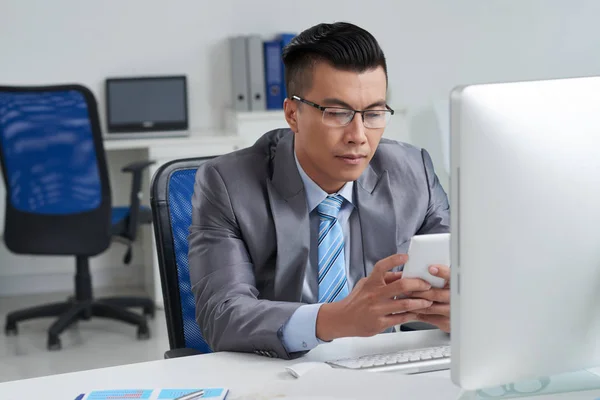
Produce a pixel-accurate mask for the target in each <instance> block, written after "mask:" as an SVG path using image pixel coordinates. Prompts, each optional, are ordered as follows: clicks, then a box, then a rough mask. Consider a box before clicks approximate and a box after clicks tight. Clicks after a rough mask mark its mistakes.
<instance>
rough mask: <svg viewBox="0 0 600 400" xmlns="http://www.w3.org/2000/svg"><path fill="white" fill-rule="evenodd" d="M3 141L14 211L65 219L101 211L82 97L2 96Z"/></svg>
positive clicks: (69, 92)
mask: <svg viewBox="0 0 600 400" xmlns="http://www.w3.org/2000/svg"><path fill="white" fill-rule="evenodd" d="M0 141H1V144H2V157H3V160H4V167H5V173H6V178H7V193H8V194H9V197H8V198H7V201H9V202H10V204H11V205H12V206H13V207H14V208H15V209H17V210H19V211H22V212H28V213H35V214H47V215H64V214H75V213H80V212H86V211H91V210H94V209H96V208H98V207H99V206H100V203H101V201H102V187H101V182H100V176H99V171H98V162H97V159H96V149H95V147H94V139H93V134H92V128H91V124H90V119H89V114H88V107H87V103H86V100H85V98H84V96H83V94H82V93H80V92H78V91H76V90H65V91H52V92H50V91H47V92H11V91H6V92H5V91H0Z"/></svg>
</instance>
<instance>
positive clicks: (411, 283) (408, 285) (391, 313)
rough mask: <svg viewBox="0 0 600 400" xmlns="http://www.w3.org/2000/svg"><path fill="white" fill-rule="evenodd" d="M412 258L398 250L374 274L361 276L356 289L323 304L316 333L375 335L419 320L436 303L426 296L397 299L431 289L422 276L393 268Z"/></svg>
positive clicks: (325, 336) (321, 335)
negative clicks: (411, 276) (407, 276)
mask: <svg viewBox="0 0 600 400" xmlns="http://www.w3.org/2000/svg"><path fill="white" fill-rule="evenodd" d="M407 260H408V256H407V255H406V254H395V255H393V256H390V257H387V258H384V259H383V260H380V261H379V262H378V263H377V264H375V267H373V271H372V272H371V275H369V277H367V278H363V279H361V280H360V281H359V282H358V283H357V284H356V286H355V287H354V289H353V290H352V292H350V294H349V295H348V296H347V297H346V298H344V299H343V300H340V301H338V302H335V303H326V304H323V305H322V306H321V308H320V309H319V313H318V315H317V326H316V334H317V337H318V338H319V339H321V340H324V341H330V340H333V339H337V338H341V337H350V336H373V335H376V334H378V333H381V332H382V331H384V330H386V329H388V328H390V327H392V326H395V325H399V324H403V323H405V322H408V321H416V320H417V319H418V318H417V316H416V314H414V313H411V312H410V311H414V310H420V309H423V308H427V307H429V306H431V305H432V304H433V303H432V302H431V301H429V300H423V299H410V298H403V299H394V297H395V296H401V295H404V296H406V295H410V293H412V292H421V291H425V290H429V289H431V285H430V284H429V283H427V282H425V281H423V280H421V279H399V278H400V277H401V275H402V273H401V272H390V271H391V270H392V269H394V268H395V267H397V266H399V265H403V264H405V263H406V261H407Z"/></svg>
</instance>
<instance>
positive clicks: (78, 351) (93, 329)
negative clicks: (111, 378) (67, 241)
mask: <svg viewBox="0 0 600 400" xmlns="http://www.w3.org/2000/svg"><path fill="white" fill-rule="evenodd" d="M119 294H125V293H124V292H123V291H121V292H111V293H108V292H100V291H98V292H97V293H95V295H96V296H105V295H119ZM126 294H128V295H136V294H140V293H136V292H135V291H131V290H130V291H126ZM67 296H68V294H67V293H64V294H60V293H59V294H48V295H35V296H19V297H5V298H0V324H1V329H2V331H0V382H5V381H11V380H16V379H25V378H34V377H38V376H44V375H51V374H59V373H65V372H74V371H81V370H87V369H93V368H102V367H109V366H114V365H122V364H131V363H136V362H142V361H150V360H158V359H161V358H163V354H164V351H165V350H168V348H169V347H168V346H169V341H168V336H167V330H166V324H165V314H164V311H162V310H157V312H156V317H155V318H154V319H153V320H150V321H149V326H150V332H151V338H150V339H149V340H137V338H136V328H135V327H133V326H130V325H127V324H123V323H120V322H116V321H110V320H105V319H101V318H96V319H92V320H90V321H80V322H79V323H77V324H76V325H75V326H74V327H72V328H71V329H69V330H67V331H66V332H65V333H63V334H62V335H61V341H62V350H59V351H48V350H46V339H47V329H48V327H49V326H50V325H51V324H52V322H53V321H54V319H51V318H40V319H37V320H31V321H26V322H23V323H21V324H18V328H19V334H18V335H17V336H10V337H7V336H5V335H4V324H5V320H6V314H8V313H9V312H10V311H13V310H16V309H20V308H25V307H29V306H35V305H40V304H44V303H49V302H53V301H62V300H64V299H65V298H66V297H67Z"/></svg>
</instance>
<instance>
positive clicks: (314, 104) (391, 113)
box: [291, 95, 394, 129]
mask: <svg viewBox="0 0 600 400" xmlns="http://www.w3.org/2000/svg"><path fill="white" fill-rule="evenodd" d="M291 99H292V100H296V101H299V102H300V103H304V104H306V105H309V106H311V107H314V108H316V109H317V110H320V111H321V112H322V113H324V112H325V110H326V109H328V108H333V109H336V110H346V111H352V118H350V120H349V121H348V123H347V124H346V125H340V127H344V126H348V125H350V123H351V122H352V121H353V120H354V117H356V114H360V116H361V118H362V120H363V125H364V123H365V113H366V112H369V111H389V112H390V118H391V117H392V115H394V110H393V109H392V107H390V106H388V105H387V104H386V105H385V108H386V109H385V110H377V109H372V110H353V109H351V108H347V107H335V106H328V107H325V106H322V105H320V104H317V103H313V102H312V101H309V100H306V99H303V98H302V97H300V96H296V95H292V97H291ZM323 115H324V114H323ZM386 126H387V122H386ZM365 128H367V129H383V128H385V126H384V127H382V128H368V127H366V126H365Z"/></svg>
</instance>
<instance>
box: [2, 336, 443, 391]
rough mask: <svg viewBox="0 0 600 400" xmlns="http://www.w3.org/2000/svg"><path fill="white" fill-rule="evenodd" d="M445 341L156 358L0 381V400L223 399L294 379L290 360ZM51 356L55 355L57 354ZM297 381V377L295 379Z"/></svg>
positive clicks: (340, 343)
mask: <svg viewBox="0 0 600 400" xmlns="http://www.w3.org/2000/svg"><path fill="white" fill-rule="evenodd" d="M447 343H448V337H447V335H445V334H444V333H442V332H440V331H437V330H432V331H421V332H418V331H417V332H400V333H390V334H384V335H378V336H375V337H372V338H346V339H339V340H336V341H334V342H332V343H329V344H324V345H321V346H319V347H317V348H316V349H314V350H312V351H311V352H309V353H308V354H307V355H306V356H304V357H303V358H301V359H299V360H292V361H286V360H278V359H271V358H266V357H261V356H257V355H254V354H239V353H214V354H206V355H200V356H192V357H184V358H177V359H169V360H158V361H151V362H145V363H138V364H129V365H122V366H117V367H110V368H101V369H95V370H89V371H82V372H74V373H69V374H60V375H52V376H46V377H41V378H33V379H25V380H19V381H12V382H5V383H2V384H0V399H15V400H18V399H44V400H46V399H61V400H70V399H72V398H74V397H75V396H76V395H78V394H79V393H85V392H89V391H90V390H94V389H126V388H131V389H136V388H159V387H175V388H176V387H226V388H229V389H230V394H229V397H228V399H236V398H240V396H243V395H246V394H247V393H251V391H253V390H257V389H260V388H262V387H265V386H266V385H270V384H271V383H276V382H277V381H279V382H281V381H286V380H287V381H294V378H292V377H291V376H290V375H288V374H287V373H286V372H285V370H284V368H285V366H287V365H290V364H294V363H296V362H300V361H325V360H330V359H337V358H343V357H352V356H360V355H365V354H374V353H379V352H389V351H394V350H396V351H399V350H405V349H412V348H420V347H427V346H437V345H442V344H447ZM57 355H58V356H60V354H57ZM82 356H83V357H85V353H83V352H82ZM348 372H350V373H354V374H357V373H358V374H363V375H364V374H369V375H371V374H372V373H366V372H354V371H348ZM433 374H438V375H439V376H441V377H443V379H442V380H443V381H444V384H446V385H448V384H449V380H448V376H449V374H448V371H442V372H436V373H433ZM427 375H432V374H427ZM307 376H308V375H307ZM403 378H404V377H403ZM406 379H408V377H407V378H406ZM415 379H419V378H415ZM301 380H302V378H301V379H299V380H298V382H300V381H301ZM440 382H441V381H440ZM242 398H243V397H242ZM441 399H443V397H439V398H438V400H441Z"/></svg>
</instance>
